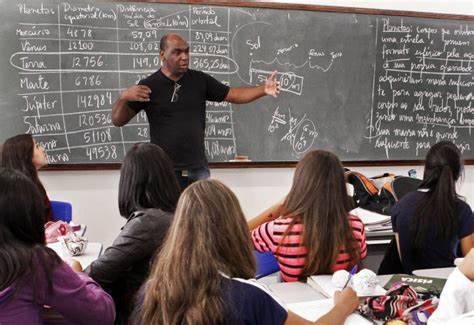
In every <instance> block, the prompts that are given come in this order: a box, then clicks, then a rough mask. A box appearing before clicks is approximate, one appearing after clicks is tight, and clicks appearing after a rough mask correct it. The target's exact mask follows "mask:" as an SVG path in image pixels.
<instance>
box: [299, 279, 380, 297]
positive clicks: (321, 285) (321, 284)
mask: <svg viewBox="0 0 474 325" xmlns="http://www.w3.org/2000/svg"><path fill="white" fill-rule="evenodd" d="M307 283H308V284H309V285H310V286H311V287H313V288H314V289H315V290H317V291H318V292H320V293H321V294H323V295H324V296H326V297H329V298H332V297H334V293H335V292H336V291H338V290H341V289H340V288H337V287H336V286H335V285H334V284H333V283H332V275H312V276H310V277H309V278H308V280H307ZM386 292H387V290H385V289H384V288H382V286H381V285H377V286H376V287H375V289H374V290H373V292H372V293H371V294H369V295H361V294H360V293H359V292H357V295H358V296H359V297H373V296H383V295H384V294H385V293H386Z"/></svg>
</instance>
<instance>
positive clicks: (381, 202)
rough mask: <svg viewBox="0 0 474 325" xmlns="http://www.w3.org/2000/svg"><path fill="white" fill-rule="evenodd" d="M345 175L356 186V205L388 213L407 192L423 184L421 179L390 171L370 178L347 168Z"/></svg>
mask: <svg viewBox="0 0 474 325" xmlns="http://www.w3.org/2000/svg"><path fill="white" fill-rule="evenodd" d="M345 176H346V182H347V183H349V184H351V185H352V186H353V187H354V195H353V196H352V199H353V201H354V203H355V204H356V206H358V207H361V208H363V209H367V210H370V211H374V212H377V213H381V214H386V215H389V214H390V209H391V208H392V206H394V205H395V203H397V202H398V201H399V200H400V199H401V198H402V197H403V196H405V195H406V194H407V193H409V192H413V191H416V190H417V189H418V186H419V185H420V184H421V180H420V179H417V178H412V177H407V176H396V175H395V174H390V173H385V174H383V175H379V176H374V177H370V178H369V177H367V176H365V175H364V174H362V173H359V172H355V171H352V170H346V172H345Z"/></svg>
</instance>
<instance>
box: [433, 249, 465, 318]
mask: <svg viewBox="0 0 474 325" xmlns="http://www.w3.org/2000/svg"><path fill="white" fill-rule="evenodd" d="M438 324H456V325H468V324H469V325H472V324H474V248H473V249H471V251H470V252H469V254H468V255H467V256H466V257H465V258H464V261H463V262H462V263H461V265H459V267H458V268H456V269H455V270H454V271H453V273H452V274H451V275H450V276H449V278H448V281H447V282H446V285H445V286H444V289H443V291H442V292H441V297H440V301H439V306H438V309H436V311H435V312H434V313H433V315H431V317H430V318H429V320H428V325H438Z"/></svg>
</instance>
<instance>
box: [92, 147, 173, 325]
mask: <svg viewBox="0 0 474 325" xmlns="http://www.w3.org/2000/svg"><path fill="white" fill-rule="evenodd" d="M179 195H180V188H179V184H178V181H177V180H176V176H175V173H174V170H173V165H172V163H171V161H170V159H169V158H168V156H167V155H166V153H165V152H164V151H163V150H162V149H161V148H160V147H159V146H157V145H155V144H151V143H140V144H136V145H134V146H133V147H132V148H131V149H130V150H129V151H128V152H127V155H126V156H125V159H124V162H123V165H122V169H121V171H120V184H119V197H118V201H119V210H120V215H121V216H122V217H124V218H126V219H127V222H126V224H125V225H124V226H123V227H122V230H121V232H120V234H119V235H118V237H117V238H116V239H115V241H114V242H113V244H112V246H111V247H109V248H107V249H106V250H105V252H104V254H103V255H101V256H100V257H99V259H97V260H96V261H94V262H93V263H92V264H91V266H90V267H89V268H88V269H87V270H86V272H88V273H89V275H90V276H91V277H92V278H93V279H94V280H96V281H97V282H99V283H100V285H102V287H103V288H104V289H105V290H106V291H107V292H109V293H110V294H111V295H112V297H113V298H114V301H115V306H116V309H117V319H116V323H118V324H126V323H127V321H128V317H129V313H130V310H131V307H132V302H133V298H134V295H135V293H136V292H137V290H138V289H139V288H140V286H141V284H142V282H143V281H144V280H145V278H146V277H147V276H148V270H149V264H150V261H151V259H152V257H153V255H154V253H155V251H156V250H157V249H159V247H160V246H161V243H162V241H163V239H164V237H165V235H166V232H167V231H168V228H169V226H170V224H171V221H172V218H173V213H174V210H175V208H176V204H177V202H178V198H179Z"/></svg>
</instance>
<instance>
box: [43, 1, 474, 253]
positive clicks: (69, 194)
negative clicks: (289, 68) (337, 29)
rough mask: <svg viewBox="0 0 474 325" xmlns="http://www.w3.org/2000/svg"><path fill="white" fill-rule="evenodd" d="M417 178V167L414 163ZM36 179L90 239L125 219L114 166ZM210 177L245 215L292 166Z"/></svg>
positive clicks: (279, 190)
mask: <svg viewBox="0 0 474 325" xmlns="http://www.w3.org/2000/svg"><path fill="white" fill-rule="evenodd" d="M280 2H294V3H297V2H299V3H311V4H322V5H341V6H354V7H366V8H380V9H394V10H410V11H428V12H440V13H451V14H469V15H474V1H472V0H443V1H441V0H440V1H433V0H410V1H402V0H398V1H392V0H390V1H389V0H378V1H363V0H360V1H349V0H331V1H329V0H328V1H310V0H308V1H294V0H284V1H280ZM410 168H412V167H406V166H404V167H361V168H353V169H355V170H358V171H361V172H363V173H365V174H366V175H369V176H373V175H377V174H381V173H383V172H386V171H391V172H394V173H396V174H402V175H406V174H407V171H408V170H409V169H410ZM415 168H416V169H417V171H418V175H419V177H421V176H422V168H421V167H420V166H418V167H415ZM40 175H41V179H42V181H43V182H44V185H45V187H46V189H47V191H48V193H49V195H50V197H51V199H54V200H62V201H69V202H71V203H72V205H73V218H74V221H75V222H76V223H83V224H87V227H88V230H87V235H88V237H89V239H90V240H91V241H100V242H102V243H103V244H104V245H105V246H108V245H110V244H111V242H112V240H113V239H114V238H115V236H116V235H117V233H118V231H119V229H120V227H121V226H122V225H123V223H124V219H122V218H121V217H120V216H119V214H118V207H117V188H118V179H119V172H118V171H47V172H41V174H40ZM212 176H213V177H215V178H217V179H220V180H222V181H223V182H224V183H225V184H227V185H228V186H229V187H230V188H231V189H232V190H234V191H235V193H236V195H237V197H238V198H239V200H240V202H241V204H242V207H243V209H244V212H245V213H246V215H247V216H248V217H251V216H253V215H255V214H256V213H259V212H261V211H262V210H263V209H265V208H266V207H268V206H269V205H270V204H272V203H273V202H275V201H276V200H277V199H279V198H280V197H282V196H283V195H284V194H285V193H286V192H287V191H288V189H289V186H290V184H291V180H292V176H293V169H290V168H276V169H269V168H263V169H217V170H212ZM459 190H460V193H461V194H462V195H464V196H465V197H466V199H467V202H468V203H469V204H470V205H471V206H472V207H474V166H467V167H466V170H465V179H464V183H463V184H462V186H461V187H460V189H459Z"/></svg>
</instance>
